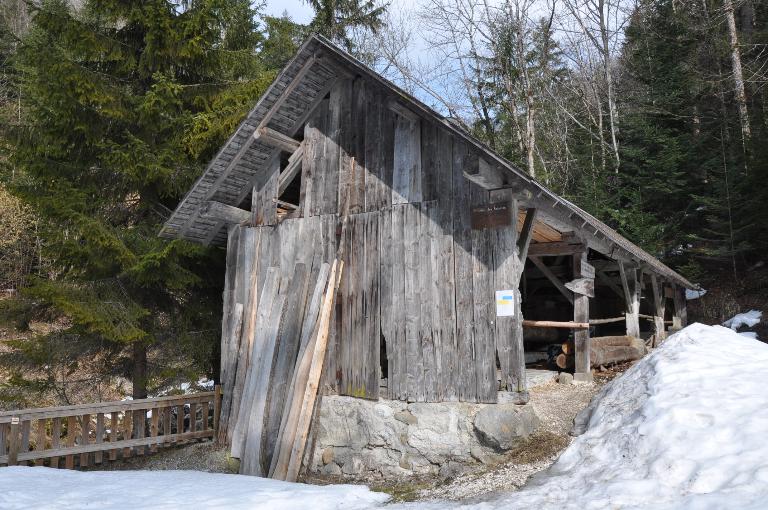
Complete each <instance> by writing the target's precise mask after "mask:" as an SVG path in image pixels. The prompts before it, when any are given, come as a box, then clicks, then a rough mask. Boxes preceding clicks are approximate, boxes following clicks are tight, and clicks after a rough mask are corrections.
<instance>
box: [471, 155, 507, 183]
mask: <svg viewBox="0 0 768 510" xmlns="http://www.w3.org/2000/svg"><path fill="white" fill-rule="evenodd" d="M478 159H479V161H478V165H477V167H475V166H472V165H470V166H469V167H467V168H466V170H464V171H463V174H464V177H465V178H467V179H469V180H470V181H472V182H474V183H475V184H477V185H479V186H481V187H483V188H485V189H491V190H493V189H499V188H502V187H503V186H504V185H505V184H506V182H507V177H508V172H504V171H502V170H501V169H500V168H499V167H497V166H493V165H491V164H489V163H488V162H487V161H486V160H485V159H483V158H482V157H481V158H478ZM467 170H469V171H467Z"/></svg>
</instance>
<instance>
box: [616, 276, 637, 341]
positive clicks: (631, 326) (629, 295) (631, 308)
mask: <svg viewBox="0 0 768 510" xmlns="http://www.w3.org/2000/svg"><path fill="white" fill-rule="evenodd" d="M619 274H620V275H621V286H622V288H623V290H624V302H625V305H626V312H625V316H626V320H627V336H632V337H635V338H640V317H639V316H638V314H639V313H640V285H639V284H638V281H637V270H636V269H634V268H633V269H630V271H629V276H631V278H632V284H633V285H632V287H631V288H630V286H629V279H628V278H627V270H626V269H625V268H624V263H623V262H621V261H619Z"/></svg>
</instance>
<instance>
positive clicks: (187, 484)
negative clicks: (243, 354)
mask: <svg viewBox="0 0 768 510" xmlns="http://www.w3.org/2000/svg"><path fill="white" fill-rule="evenodd" d="M388 498H389V496H387V495H386V494H381V493H377V492H371V491H370V490H368V489H367V488H366V487H362V486H354V485H328V486H322V487H321V486H315V485H304V484H297V483H288V482H280V481H276V480H268V479H265V478H256V477H253V476H240V475H222V474H215V473H202V472H197V471H89V472H78V471H68V470H64V469H50V468H43V467H35V468H28V467H8V468H0V508H2V509H3V510H15V509H37V508H39V509H43V508H46V509H47V508H99V510H110V509H120V510H122V509H125V508H135V509H145V508H146V509H150V508H151V509H157V510H165V509H168V510H170V509H176V508H183V507H190V508H206V509H222V510H225V509H226V510H230V509H232V510H236V509H264V510H267V509H268V510H283V509H284V510H294V509H298V508H312V509H317V510H324V509H328V510H331V509H338V510H342V509H343V510H357V509H362V508H370V507H373V506H378V505H379V504H380V503H383V502H384V501H386V500H387V499H388Z"/></svg>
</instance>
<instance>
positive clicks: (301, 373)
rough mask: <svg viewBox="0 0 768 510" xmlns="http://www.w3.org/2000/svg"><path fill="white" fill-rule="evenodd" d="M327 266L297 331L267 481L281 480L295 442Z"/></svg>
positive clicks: (325, 282) (319, 275)
mask: <svg viewBox="0 0 768 510" xmlns="http://www.w3.org/2000/svg"><path fill="white" fill-rule="evenodd" d="M330 269H331V266H330V265H329V264H328V263H323V264H322V265H321V266H320V272H319V273H318V276H317V283H316V284H315V289H314V291H313V292H312V300H311V301H310V303H309V308H308V309H307V313H306V314H305V316H304V323H303V325H302V327H301V344H300V350H299V354H298V357H297V359H296V366H295V368H294V369H293V377H292V378H291V384H290V391H289V393H288V396H287V398H286V405H285V407H284V409H283V416H282V420H281V422H280V432H279V434H278V437H277V441H276V443H275V452H274V454H273V456H272V464H271V466H270V468H269V476H270V478H277V479H280V480H284V479H285V476H286V472H287V469H288V461H289V460H290V454H291V448H292V446H293V442H294V440H295V438H296V425H297V420H298V412H299V410H300V409H301V403H302V400H301V399H302V398H303V396H304V391H303V388H304V387H306V384H307V377H308V376H309V368H310V364H311V362H312V357H311V356H310V355H307V352H310V353H312V352H314V343H313V340H314V339H315V335H314V332H315V329H316V326H317V322H318V316H319V313H320V307H321V305H322V299H323V292H324V291H325V288H326V285H327V284H328V274H329V272H330Z"/></svg>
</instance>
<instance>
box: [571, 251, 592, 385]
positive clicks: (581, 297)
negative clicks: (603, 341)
mask: <svg viewBox="0 0 768 510" xmlns="http://www.w3.org/2000/svg"><path fill="white" fill-rule="evenodd" d="M582 261H583V262H586V261H587V252H586V251H585V252H584V253H579V254H575V255H574V256H573V277H574V279H576V278H582V277H583V276H584V275H583V272H582ZM573 322H576V323H587V324H589V296H587V295H585V294H579V293H576V292H574V294H573ZM573 343H574V346H575V350H576V353H575V365H574V368H575V370H574V372H575V373H574V375H573V379H574V381H585V382H589V381H592V370H591V368H590V361H589V349H590V345H589V343H590V342H589V329H577V330H574V332H573Z"/></svg>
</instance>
